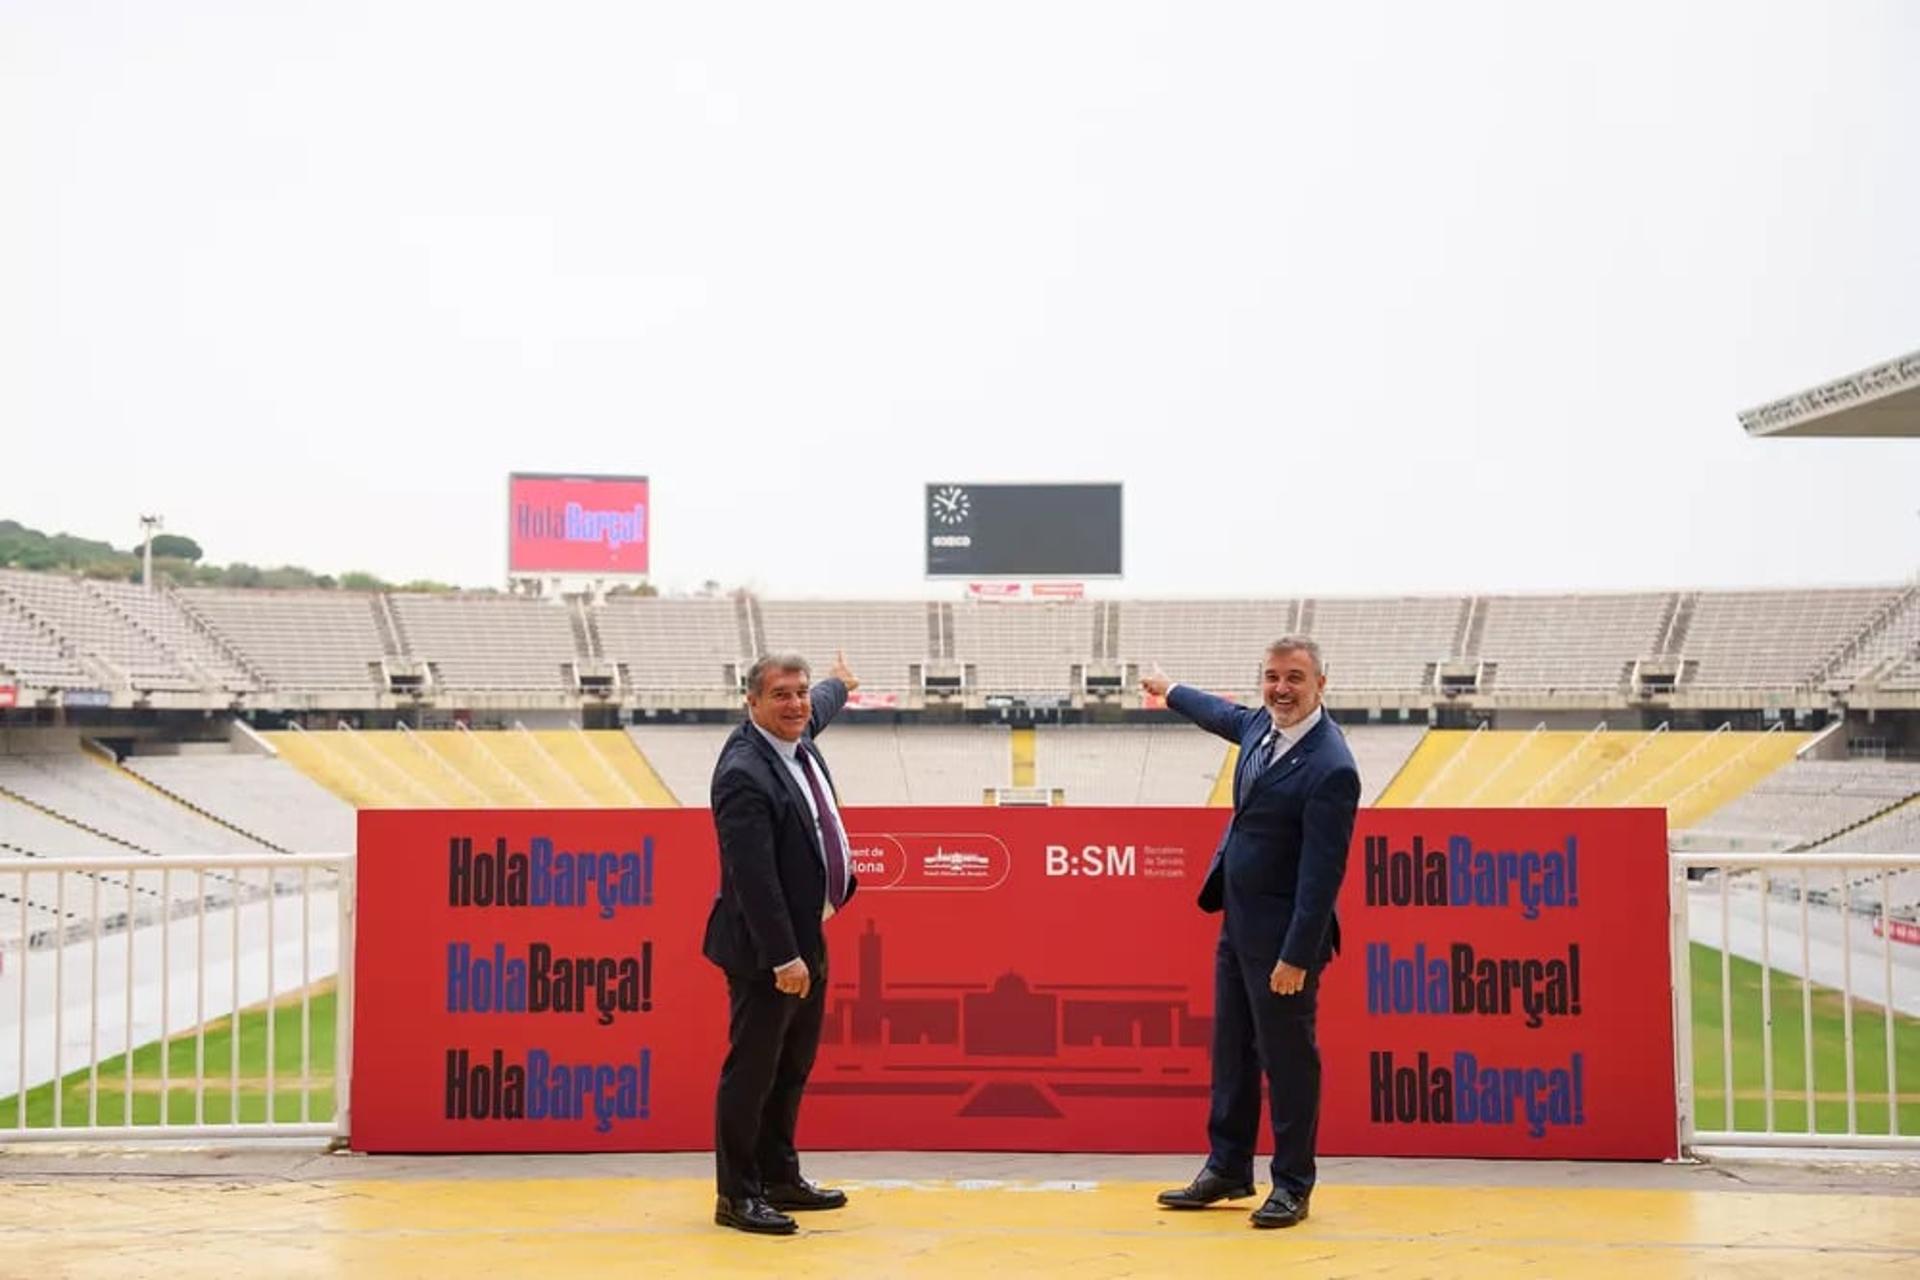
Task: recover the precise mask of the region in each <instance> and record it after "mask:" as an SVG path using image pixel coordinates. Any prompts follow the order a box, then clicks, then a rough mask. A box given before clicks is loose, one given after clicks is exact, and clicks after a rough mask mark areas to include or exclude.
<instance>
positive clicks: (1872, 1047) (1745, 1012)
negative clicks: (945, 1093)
mask: <svg viewBox="0 0 1920 1280" xmlns="http://www.w3.org/2000/svg"><path fill="white" fill-rule="evenodd" d="M1730 977H1731V987H1732V994H1733V1092H1734V1110H1733V1126H1732V1127H1733V1128H1735V1129H1741V1130H1755V1131H1757V1130H1763V1129H1764V1128H1765V1127H1766V1104H1765V1100H1764V1097H1763V1094H1762V1087H1763V1081H1762V1076H1761V1011H1760V981H1761V969H1760V966H1759V965H1757V964H1754V963H1753V962H1752V961H1748V960H1742V959H1739V958H1738V957H1736V958H1735V959H1734V960H1733V962H1732V967H1731V971H1730ZM1772 982H1773V993H1772V995H1773V1087H1774V1113H1773V1127H1774V1128H1775V1129H1776V1130H1780V1131H1783V1132H1793V1131H1800V1132H1805V1131H1806V1128H1807V1112H1806V1103H1805V1093H1804V1089H1805V1080H1806V1073H1805V1065H1804V1058H1803V1054H1804V1050H1803V1048H1802V1044H1801V1030H1800V1029H1801V1007H1800V981H1799V979H1797V978H1795V977H1792V976H1791V975H1789V974H1786V973H1782V972H1780V971H1779V970H1777V969H1776V970H1774V971H1773V973H1772ZM1843 1009H1844V1005H1843V1002H1842V1000H1841V998H1840V993H1839V992H1837V991H1834V990H1833V989H1831V988H1829V987H1821V986H1815V987H1814V988H1813V1040H1814V1043H1813V1083H1814V1093H1815V1101H1814V1123H1815V1125H1816V1131H1817V1132H1820V1133H1845V1132H1846V1130H1847V1107H1846V1101H1845V1090H1846V1081H1847V1073H1846V1057H1845V1037H1844V1028H1843V1022H1842V1018H1843ZM333 1019H334V994H333V991H332V990H331V989H330V988H329V989H325V990H320V991H316V993H315V994H314V996H313V1000H312V1006H311V1028H312V1030H311V1035H312V1059H311V1060H312V1063H313V1071H314V1075H315V1076H316V1080H315V1083H314V1087H313V1089H312V1090H311V1092H310V1093H309V1095H308V1118H310V1119H312V1120H317V1121H325V1120H327V1119H329V1118H331V1116H332V1115H333V1082H332V1078H331V1077H332V1071H333ZM1693 1028H1694V1041H1693V1054H1694V1110H1695V1119H1694V1123H1695V1126H1696V1127H1697V1128H1700V1129H1724V1128H1726V1127H1728V1126H1727V1115H1726V1095H1725V1089H1724V1086H1723V1082H1722V1078H1721V1070H1720V1066H1721V1034H1720V953H1719V952H1718V951H1716V950H1713V949H1711V948H1708V947H1704V946H1701V945H1700V944H1698V943H1695V944H1694V946H1693ZM1853 1043H1854V1080H1855V1086H1856V1089H1857V1090H1858V1097H1859V1102H1858V1113H1857V1114H1858V1120H1857V1126H1858V1129H1859V1131H1860V1132H1862V1133H1885V1132H1887V1102H1886V1094H1887V1069H1886V1062H1887V1058H1886V1025H1885V1022H1884V1019H1883V1017H1882V1015H1881V1012H1880V1010H1879V1009H1878V1008H1875V1007H1873V1006H1871V1005H1866V1004H1860V1003H1857V1002H1856V1004H1855V1007H1854V1017H1853ZM195 1044H196V1038H195V1036H194V1035H192V1034H187V1035H183V1036H177V1037H175V1038H174V1039H173V1040H172V1041H171V1042H170V1043H169V1045H168V1046H167V1052H168V1059H169V1063H168V1065H169V1070H170V1072H171V1074H172V1078H173V1083H172V1085H171V1088H169V1090H168V1091H167V1096H166V1103H167V1109H168V1119H169V1121H170V1123H173V1124H192V1123H194V1122H195V1119H196V1117H195V1097H194V1088H193V1086H192V1084H191V1083H190V1081H191V1079H192V1077H193V1074H194V1069H193V1067H194V1053H195ZM232 1046H233V1020H232V1019H231V1018H220V1019H217V1020H216V1021H214V1022H210V1023H208V1024H207V1028H206V1050H205V1053H206V1075H207V1077H208V1079H207V1084H206V1090H205V1092H204V1094H203V1095H202V1097H201V1100H200V1106H201V1108H202V1109H201V1112H200V1118H202V1119H203V1120H204V1122H205V1123H207V1124H228V1123H234V1122H235V1109H234V1105H233V1094H232V1091H231V1090H230V1088H229V1086H228V1077H229V1073H230V1072H231V1069H232V1068H231V1061H232V1060H231V1054H232ZM1894 1052H1895V1054H1896V1057H1897V1059H1898V1063H1897V1065H1898V1069H1899V1070H1900V1071H1901V1072H1902V1073H1903V1074H1902V1077H1901V1080H1900V1083H1901V1085H1902V1086H1903V1087H1904V1089H1905V1091H1906V1092H1905V1095H1903V1096H1902V1097H1901V1098H1900V1100H1899V1107H1900V1130H1901V1132H1902V1133H1920V1019H1914V1018H1909V1017H1905V1016H1900V1015H1896V1016H1895V1018H1894ZM274 1062H275V1074H276V1080H275V1089H274V1107H273V1110H274V1118H275V1119H276V1120H279V1121H299V1120H300V1119H301V1115H300V1094H301V1090H300V1079H299V1073H300V1002H299V1000H298V999H297V998H296V999H294V1000H292V1001H291V1002H289V1001H287V1000H285V999H283V1000H282V1001H281V1003H280V1004H279V1005H278V1007H277V1008H276V1009H275V1011H274ZM266 1063H267V1011H266V1009H265V1008H256V1009H249V1010H245V1011H243V1012H242V1013H241V1015H240V1069H239V1077H240V1081H241V1087H240V1090H239V1109H238V1122H239V1123H253V1124H258V1123H261V1122H262V1121H264V1120H265V1119H266V1110H267V1101H266V1088H265V1076H266ZM125 1076H126V1066H125V1060H124V1058H123V1057H119V1056H116V1057H113V1058H110V1059H107V1060H106V1061H104V1062H102V1063H101V1064H100V1071H99V1079H100V1093H99V1123H101V1124H103V1125H118V1124H125V1123H129V1120H128V1118H127V1105H128V1104H127V1099H128V1096H129V1095H128V1092H127V1089H126V1079H125ZM133 1076H134V1089H133V1091H132V1094H131V1097H132V1115H131V1121H130V1123H133V1124H137V1125H157V1124H158V1123H159V1122H160V1106H161V1094H160V1045H159V1044H158V1043H154V1044H149V1045H145V1046H142V1047H141V1048H139V1049H136V1050H134V1054H133ZM182 1081H187V1082H188V1083H182ZM89 1087H90V1086H89V1074H88V1072H86V1071H84V1070H82V1071H75V1072H73V1073H71V1074H69V1075H68V1076H67V1077H66V1078H65V1079H64V1080H63V1081H62V1082H61V1090H62V1094H61V1104H60V1105H61V1120H60V1123H61V1125H62V1127H71V1126H84V1125H85V1124H86V1123H87V1097H88V1089H89ZM53 1092H54V1090H53V1086H52V1085H51V1084H45V1085H41V1086H40V1087H39V1088H36V1089H32V1090H30V1091H29V1092H28V1094H27V1124H28V1126H29V1127H33V1128H49V1127H52V1126H53V1123H54V1120H53ZM17 1107H18V1103H17V1101H16V1100H15V1099H14V1098H11V1097H10V1098H5V1099H0V1125H8V1126H10V1125H12V1124H13V1123H14V1117H15V1115H16V1114H17Z"/></svg>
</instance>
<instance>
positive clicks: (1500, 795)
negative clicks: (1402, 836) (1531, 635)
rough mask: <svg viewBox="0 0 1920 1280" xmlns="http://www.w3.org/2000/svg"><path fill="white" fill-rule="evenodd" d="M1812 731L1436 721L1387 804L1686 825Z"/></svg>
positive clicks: (1383, 802) (1784, 758) (1771, 766)
mask: <svg viewBox="0 0 1920 1280" xmlns="http://www.w3.org/2000/svg"><path fill="white" fill-rule="evenodd" d="M1810 737H1811V735H1809V734H1804V733H1787V732H1785V731H1782V730H1773V731H1770V732H1765V733H1754V732H1741V731H1737V730H1733V729H1728V728H1725V727H1722V728H1720V729H1716V730H1714V731H1712V732H1706V733H1701V732H1685V733H1683V732H1669V731H1668V730H1667V728H1666V726H1664V725H1662V726H1660V727H1659V728H1656V729H1652V730H1648V731H1640V730H1608V729H1605V728H1600V729H1595V730H1591V731H1588V732H1580V731H1575V730H1548V729H1544V728H1537V729H1533V730H1527V731H1519V730H1490V729H1476V730H1462V729H1437V730H1434V731H1432V732H1429V733H1428V734H1427V735H1426V736H1425V737H1423V738H1422V739H1421V740H1420V745H1419V746H1418V747H1417V748H1415V750H1414V753H1413V755H1412V757H1411V758H1409V759H1408V761H1407V763H1406V766H1405V767H1404V768H1402V769H1401V770H1400V773H1399V775H1398V776H1397V777H1396V778H1395V779H1394V780H1393V783H1392V785H1390V786H1389V787H1388V788H1387V790H1386V792H1385V793H1384V794H1383V795H1382V796H1381V797H1380V800H1379V802H1378V803H1379V805H1380V807H1382V808H1389V809H1403V808H1455V807H1459V808H1465V807H1480V808H1506V807H1517V808H1535V807H1552V806H1567V807H1575V808H1609V807H1621V806H1626V807H1649V808H1664V809H1666V810H1667V824H1668V826H1669V827H1670V828H1671V829H1674V830H1680V829H1683V828H1685V827H1690V826H1692V825H1694V824H1695V823H1697V822H1699V821H1700V820H1701V819H1702V818H1704V817H1705V816H1706V815H1707V814H1709V813H1711V812H1713V811H1714V810H1715V809H1718V808H1719V807H1720V806H1722V805H1724V804H1726V803H1727V802H1728V801H1730V800H1732V799H1734V798H1735V797H1736V796H1739V795H1740V794H1742V793H1743V792H1745V791H1747V790H1748V789H1749V788H1751V787H1752V786H1753V785H1754V784H1755V783H1757V782H1759V781H1760V780H1761V779H1762V778H1764V777H1766V776H1767V775H1768V774H1770V773H1772V772H1773V771H1774V770H1775V769H1778V768H1779V767H1780V766H1781V765H1783V764H1786V763H1787V762H1788V761H1790V760H1792V759H1793V757H1794V754H1795V753H1796V752H1797V751H1799V750H1800V748H1801V747H1803V746H1805V745H1806V743H1807V742H1808V741H1809V739H1810Z"/></svg>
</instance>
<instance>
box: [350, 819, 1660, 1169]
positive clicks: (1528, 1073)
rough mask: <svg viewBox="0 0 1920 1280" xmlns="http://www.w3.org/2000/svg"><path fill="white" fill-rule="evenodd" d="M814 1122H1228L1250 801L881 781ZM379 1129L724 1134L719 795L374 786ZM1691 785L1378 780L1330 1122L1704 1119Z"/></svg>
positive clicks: (1531, 1137)
mask: <svg viewBox="0 0 1920 1280" xmlns="http://www.w3.org/2000/svg"><path fill="white" fill-rule="evenodd" d="M846 816H847V826H848V834H849V847H850V851H851V853H852V856H853V858H854V859H855V864H856V871H857V873H858V875H859V876H860V888H859V892H858V893H857V894H856V895H855V896H854V898H853V900H852V901H851V902H850V903H849V904H848V906H847V908H846V909H845V910H844V911H842V912H840V913H838V914H837V915H836V916H835V917H834V919H833V920H832V921H830V922H829V923H828V925H827V933H828V937H829V947H830V948H831V953H832V954H831V969H830V972H829V976H828V979H827V981H828V983H829V985H828V989H827V997H826V998H827V1002H828V1003H827V1008H826V1019H825V1030H824V1032H823V1036H822V1044H821V1051H820V1059H819V1062H818V1063H817V1065H816V1066H815V1068H814V1071H813V1075H812V1080H811V1082H810V1084H809V1085H808V1088H807V1098H806V1105H805V1108H804V1110H803V1112H802V1121H801V1130H800V1138H801V1142H802V1144H803V1145H804V1146H806V1147H809V1148H812V1149H816V1150H817V1149H891V1150H998V1151H1151V1152H1179V1153H1189V1152H1192V1151H1196V1150H1201V1149H1204V1146H1205V1128H1206V1115H1207V1101H1208V1053H1209V1045H1210V1042H1211V1036H1212V1020H1213V1008H1212V1005H1213V951H1214V942H1215V938H1216V937H1217V934H1218V931H1219V927H1220V925H1219V917H1217V916H1210V915H1206V914H1204V913H1202V912H1201V911H1200V910H1199V909H1198V908H1197V907H1196V906H1195V905H1194V894H1195V892H1196V891H1197V889H1198V887H1199V883H1200V880H1201V877H1202V876H1203V875H1204V873H1205V870H1206V867H1207V863H1208V860H1209V859H1210V857H1211V855H1212V853H1213V849H1214V847H1215V844H1216V842H1217V840H1218V838H1219V834H1220V830H1221V827H1222V826H1223V824H1224V823H1225V822H1226V821H1227V814H1226V813H1225V812H1224V811H1223V810H1219V809H1063V808H1041V809H1008V808H952V809H850V810H848V811H847V815H846ZM359 849H360V857H359V874H358V883H359V913H360V914H359V923H358V929H357V951H356V957H355V965H356V999H355V1008H354V1015H355V1025H354V1074H353V1079H354V1105H353V1134H352V1143H353V1145H354V1147H356V1148H358V1149H360V1150H365V1151H528V1150H547V1151H573V1150H579V1151H587V1150H603V1151H663V1150H664V1151H673V1150H681V1151H694V1150H705V1149H709V1148H710V1147H711V1145H712V1141H713V1089H714V1082H715V1080H716V1078H717V1074H718V1071H719V1065H720V1059H721V1056H722V1055H723V1054H724V1052H725V1049H726V1008H727V1004H726V988H725V983H724V981H723V979H722V978H721V975H720V974H719V972H718V971H717V970H715V969H714V968H713V966H712V965H710V964H708V963H707V962H706V961H705V960H704V959H703V958H702V957H701V955H700V938H701V933H702V930H703V927H704V925H705V921H706V915H707V910H708V907H709V905H710V903H711V902H712V899H713V892H714V886H715V883H716V881H717V879H718V870H717V859H716V856H715V850H714V839H713V827H712V819H711V816H710V815H709V814H708V813H707V812H706V811H705V810H698V809H679V810H646V811H634V812H617V811H607V810H573V811H517V810H516V811H504V812H486V811H471V810H469V811H437V812H402V811H393V810H364V811H362V813H361V815H360V843H359ZM1665 850H1666V833H1665V827H1664V817H1663V815H1662V814H1661V813H1660V811H1658V810H1625V809H1606V810H1546V809H1540V810H1490V811H1469V810H1459V811H1452V810H1433V809H1428V810H1419V809H1397V810H1371V811H1365V812H1363V813H1362V814H1361V815H1360V822H1359V826H1358V829H1357V830H1356V832H1355V834H1354V840H1353V846H1352V851H1351V854H1350V860H1349V865H1348V871H1347V877H1346V882H1345V885H1344V888H1343V890H1342V893H1341V899H1340V915H1341V925H1342V932H1343V934H1344V949H1343V953H1342V955H1341V956H1340V957H1339V958H1338V959H1337V960H1335V962H1334V963H1333V964H1332V965H1331V966H1330V967H1329V968H1328V970H1327V972H1326V976H1325V982H1324V986H1323V987H1322V989H1321V996H1320V1001H1321V1003H1320V1019H1319V1035H1320V1044H1321V1050H1322V1055H1323V1079H1324V1082H1325V1086H1324V1087H1325V1093H1324V1100H1323V1106H1322V1115H1321V1124H1320V1142H1319V1146H1320V1149H1321V1151H1322V1152H1324V1153H1326V1154H1329V1155H1406V1156H1418V1155H1426V1156H1431V1155H1456V1156H1510V1157H1511V1156H1517V1157H1539V1158H1552V1159H1595V1158H1600V1159H1608V1158H1612V1159H1648V1160H1652V1159H1663V1158H1667V1157H1670V1156H1672V1155H1674V1154H1675V1152H1676V1121H1675V1115H1676V1113H1675V1105H1674V1091H1673V1069H1674V1068H1673V1058H1674V1052H1673V1025H1672V1010H1671V982H1670V978H1669V974H1670V969H1669V965H1668V955H1667V948H1668V928H1667V918H1666V913H1667V886H1666V870H1665V868H1666V856H1665Z"/></svg>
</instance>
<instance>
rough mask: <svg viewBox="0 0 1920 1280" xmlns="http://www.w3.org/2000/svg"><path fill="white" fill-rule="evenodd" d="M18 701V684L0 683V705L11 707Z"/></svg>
mask: <svg viewBox="0 0 1920 1280" xmlns="http://www.w3.org/2000/svg"><path fill="white" fill-rule="evenodd" d="M19 701H20V686H19V685H16V684H0V707H11V706H14V705H15V704H17V703H18V702H19Z"/></svg>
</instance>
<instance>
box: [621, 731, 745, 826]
mask: <svg viewBox="0 0 1920 1280" xmlns="http://www.w3.org/2000/svg"><path fill="white" fill-rule="evenodd" d="M732 732H733V726H732V725H730V724H684V725H682V724H665V725H639V724H636V725H630V726H628V728H627V736H628V737H629V738H630V739H632V741H633V745H634V748H635V749H636V750H637V751H639V753H640V754H641V755H642V756H644V757H645V758H646V760H647V762H648V764H649V765H650V766H651V767H652V768H653V771H654V772H655V773H656V774H658V775H659V777H660V780H661V782H662V783H664V784H665V785H666V788H667V791H668V793H669V794H671V795H672V796H673V798H674V801H675V803H677V804H680V805H685V806H690V807H696V808H697V807H699V806H702V805H705V804H706V803H707V796H708V792H709V790H710V789H711V787H712V784H713V762H714V761H715V760H717V759H719V757H720V744H721V743H722V742H724V741H725V740H726V737H727V735H728V734H729V733H732Z"/></svg>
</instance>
